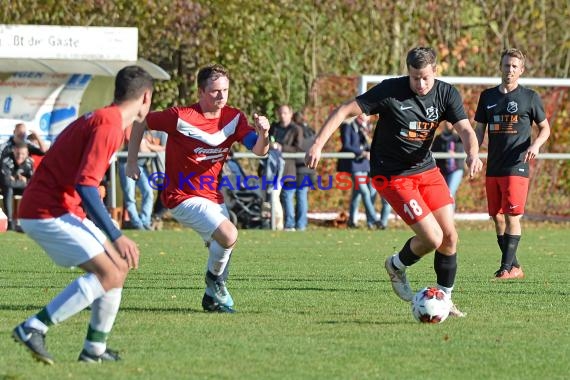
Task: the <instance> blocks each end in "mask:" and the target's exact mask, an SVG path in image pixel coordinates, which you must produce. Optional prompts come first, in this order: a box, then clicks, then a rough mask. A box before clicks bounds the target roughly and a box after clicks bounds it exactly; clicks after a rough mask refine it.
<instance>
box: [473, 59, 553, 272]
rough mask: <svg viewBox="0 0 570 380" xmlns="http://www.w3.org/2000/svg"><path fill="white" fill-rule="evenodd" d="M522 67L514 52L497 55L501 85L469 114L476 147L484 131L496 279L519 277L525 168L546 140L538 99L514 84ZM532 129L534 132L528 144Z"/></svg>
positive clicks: (484, 94)
mask: <svg viewBox="0 0 570 380" xmlns="http://www.w3.org/2000/svg"><path fill="white" fill-rule="evenodd" d="M524 65H525V56H524V54H523V53H522V52H521V51H520V50H518V49H507V50H505V51H504V52H503V53H502V54H501V84H500V85H499V86H497V87H492V88H489V89H486V90H484V91H483V92H482V93H481V96H480V97H479V104H478V105H477V112H476V113H475V121H476V122H477V125H476V133H477V138H478V140H479V144H481V143H482V142H483V138H484V136H485V130H488V139H489V148H488V151H489V156H488V159H487V177H486V180H485V187H486V190H487V208H488V210H489V215H490V216H491V217H492V218H493V221H494V222H495V230H496V233H497V242H498V243H499V247H500V249H501V254H502V256H501V267H500V268H499V270H498V271H497V272H495V277H496V278H497V279H511V278H523V277H524V273H523V271H522V269H521V267H520V264H519V262H518V259H517V255H516V253H517V247H518V244H519V241H520V238H521V217H522V215H523V214H524V208H525V203H526V198H527V194H528V185H529V162H530V161H531V160H532V159H534V158H535V157H536V156H537V155H538V151H539V149H540V147H541V146H542V145H543V144H544V143H545V142H546V140H547V139H548V136H549V135H550V125H549V123H548V120H547V119H546V115H545V113H544V107H543V105H542V102H541V100H540V97H539V96H538V94H537V93H536V92H534V91H533V90H531V89H528V88H525V87H523V86H520V85H519V84H518V80H519V78H520V76H521V75H522V73H523V72H524ZM533 123H536V124H537V125H538V131H539V132H538V135H537V137H536V138H535V139H534V142H532V143H531V129H532V128H531V127H532V124H533Z"/></svg>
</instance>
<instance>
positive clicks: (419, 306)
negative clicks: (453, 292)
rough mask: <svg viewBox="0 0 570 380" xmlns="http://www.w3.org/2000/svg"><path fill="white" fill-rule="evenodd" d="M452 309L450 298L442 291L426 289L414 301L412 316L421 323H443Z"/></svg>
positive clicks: (432, 288)
mask: <svg viewBox="0 0 570 380" xmlns="http://www.w3.org/2000/svg"><path fill="white" fill-rule="evenodd" d="M450 308H451V300H450V299H449V296H448V295H447V294H446V293H445V292H444V291H443V290H441V289H438V288H434V287H426V288H423V289H422V290H420V291H419V292H417V293H416V294H415V295H414V298H413V299H412V314H413V315H414V318H415V319H416V321H418V322H421V323H441V322H443V321H445V320H446V318H447V317H448V315H449V310H450Z"/></svg>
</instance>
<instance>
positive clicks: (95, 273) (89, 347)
mask: <svg viewBox="0 0 570 380" xmlns="http://www.w3.org/2000/svg"><path fill="white" fill-rule="evenodd" d="M152 91H153V79H152V77H151V76H150V75H149V74H148V73H147V72H146V71H144V70H143V69H142V68H140V67H138V66H127V67H125V68H123V69H121V70H120V71H119V72H118V73H117V75H116V78H115V93H114V100H113V103H112V104H111V105H109V106H107V107H104V108H101V109H98V110H96V111H93V112H89V113H87V114H85V115H83V116H81V117H80V118H78V119H77V120H76V121H74V122H73V123H71V124H70V125H69V126H68V127H67V128H65V129H64V130H63V132H61V133H60V134H59V136H58V138H57V140H56V141H55V143H54V144H53V145H52V147H51V148H50V149H49V150H48V152H47V154H46V155H45V157H44V159H43V161H42V164H41V165H40V166H39V168H38V170H37V171H36V173H35V174H34V176H33V177H32V179H31V181H30V183H29V184H28V186H27V188H26V190H25V192H24V195H23V198H22V201H21V204H20V210H19V216H20V218H21V226H22V228H23V230H24V231H25V232H26V233H27V234H28V235H29V236H30V237H31V238H32V239H33V240H35V241H36V242H37V243H38V244H39V245H40V246H41V247H42V248H43V249H44V250H45V251H46V253H47V254H48V255H49V256H50V258H51V259H52V260H53V261H54V262H55V263H56V264H58V265H60V266H64V267H79V268H81V269H83V270H84V271H85V272H86V274H85V275H83V276H81V277H79V278H78V279H76V280H75V281H73V282H72V283H71V284H70V285H69V286H67V287H66V288H65V289H64V290H63V291H62V292H61V293H59V294H58V295H57V296H56V297H55V298H54V299H53V300H52V301H51V302H50V303H49V304H48V305H47V306H46V307H44V308H43V309H42V310H41V311H40V312H39V313H37V314H36V315H34V316H32V317H30V318H29V319H27V320H26V321H24V322H22V323H21V324H20V325H18V326H17V327H16V328H15V329H14V331H13V333H12V335H13V337H14V339H15V340H16V341H17V342H19V343H21V344H22V345H24V346H25V347H26V348H27V349H28V350H29V351H30V352H31V353H32V355H33V356H34V357H35V358H36V359H37V360H39V361H42V362H44V363H46V364H53V362H54V358H53V356H52V355H51V354H50V353H49V352H47V350H46V347H45V335H46V333H47V331H48V328H49V326H51V325H54V324H57V323H61V322H63V321H64V320H66V319H67V318H69V317H71V316H72V315H74V314H77V313H79V312H80V311H82V310H83V309H85V308H86V307H88V306H90V307H91V320H90V322H89V327H88V330H87V337H86V339H85V343H84V346H83V350H82V351H81V353H80V355H79V361H83V362H101V361H116V360H119V356H118V354H117V353H116V352H115V351H113V350H110V349H107V344H106V341H107V337H108V335H109V333H110V331H111V328H112V327H113V323H114V321H115V317H116V316H117V312H118V311H119V305H120V302H121V292H122V288H123V284H124V282H125V279H126V277H127V273H128V271H129V269H130V268H137V267H138V261H139V250H138V248H137V245H136V244H135V242H134V241H132V240H131V239H129V238H127V237H126V236H124V235H122V234H121V231H119V230H118V229H117V228H116V227H115V226H114V224H113V222H112V221H111V218H110V217H109V214H108V213H107V210H106V208H105V206H104V205H103V202H102V200H101V198H100V196H99V192H98V186H99V183H100V182H101V180H102V178H103V176H104V175H105V172H106V171H107V169H108V168H109V164H110V162H111V161H112V159H113V156H114V154H115V153H116V152H117V151H118V150H119V149H120V147H121V145H122V143H123V136H124V130H125V128H127V127H128V126H129V125H131V124H132V123H133V122H134V121H139V122H140V121H143V120H144V118H145V117H146V115H147V113H148V111H149V109H150V104H151V98H152ZM86 215H89V218H90V219H87V218H86Z"/></svg>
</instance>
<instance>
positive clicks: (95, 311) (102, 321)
mask: <svg viewBox="0 0 570 380" xmlns="http://www.w3.org/2000/svg"><path fill="white" fill-rule="evenodd" d="M84 223H86V224H92V223H91V221H89V220H85V221H84ZM90 228H91V230H93V231H96V232H100V231H98V229H97V228H96V227H95V226H94V225H93V226H91V227H90ZM100 238H101V237H100ZM103 238H104V237H103ZM104 248H105V254H102V255H97V256H96V257H94V258H93V259H91V260H89V261H87V262H86V263H83V264H81V265H79V267H80V268H82V269H83V270H85V271H86V272H88V273H93V274H95V275H96V276H97V278H99V280H100V282H101V285H102V286H103V288H104V289H105V294H103V295H102V296H101V297H99V298H96V299H95V300H94V301H93V303H92V304H91V319H90V321H89V326H88V329H87V335H86V338H85V342H84V345H83V350H82V351H81V353H80V354H79V361H82V362H89V363H98V362H102V361H117V360H120V357H119V355H118V353H117V352H116V351H114V350H111V349H108V348H107V339H108V337H109V334H110V333H111V330H112V328H113V325H114V323H115V319H116V317H117V314H118V312H119V307H120V304H121V297H122V292H123V285H124V283H125V280H126V278H127V274H128V271H129V267H128V264H127V262H126V261H125V260H124V259H123V258H121V256H120V254H119V253H118V252H117V251H116V250H115V248H114V246H113V245H112V243H111V242H110V241H108V240H105V241H104Z"/></svg>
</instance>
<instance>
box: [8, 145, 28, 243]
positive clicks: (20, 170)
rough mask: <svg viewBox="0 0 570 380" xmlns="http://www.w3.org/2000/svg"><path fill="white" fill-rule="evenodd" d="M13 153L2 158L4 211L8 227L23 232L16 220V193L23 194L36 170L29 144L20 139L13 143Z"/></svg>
mask: <svg viewBox="0 0 570 380" xmlns="http://www.w3.org/2000/svg"><path fill="white" fill-rule="evenodd" d="M11 151H12V153H11V154H8V155H7V156H6V157H4V158H3V159H2V182H1V185H2V194H3V196H4V199H3V203H4V211H5V213H6V216H7V218H8V229H9V230H12V231H19V232H21V229H20V227H19V226H18V225H17V223H16V222H15V221H14V219H13V217H14V207H13V205H14V195H22V194H23V193H24V189H25V188H26V186H27V185H28V182H29V181H30V178H32V174H33V172H34V161H33V160H32V158H31V157H30V155H29V152H28V145H27V144H26V143H25V142H24V141H20V142H17V143H15V144H14V145H12V147H11Z"/></svg>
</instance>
